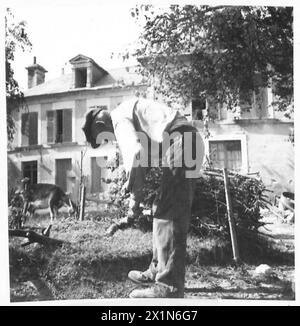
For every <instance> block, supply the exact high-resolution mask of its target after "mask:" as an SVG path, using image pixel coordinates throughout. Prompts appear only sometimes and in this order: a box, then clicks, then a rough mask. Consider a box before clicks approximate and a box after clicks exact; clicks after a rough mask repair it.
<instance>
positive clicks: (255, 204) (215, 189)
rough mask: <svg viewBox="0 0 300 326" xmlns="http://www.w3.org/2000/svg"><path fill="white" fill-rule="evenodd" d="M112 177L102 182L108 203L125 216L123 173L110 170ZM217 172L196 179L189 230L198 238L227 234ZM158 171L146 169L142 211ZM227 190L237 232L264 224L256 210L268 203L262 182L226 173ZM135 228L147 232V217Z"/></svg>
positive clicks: (153, 192) (151, 198) (149, 204)
mask: <svg viewBox="0 0 300 326" xmlns="http://www.w3.org/2000/svg"><path fill="white" fill-rule="evenodd" d="M113 169H114V172H115V177H114V178H111V179H109V180H107V179H106V180H104V181H105V182H107V183H109V184H110V186H109V190H108V193H109V200H110V201H111V202H112V203H114V204H115V205H117V206H118V207H119V208H118V214H119V217H120V218H121V217H123V216H126V212H127V205H128V194H124V193H123V192H122V191H121V190H122V187H123V185H124V183H125V182H126V174H125V172H124V170H123V168H122V167H117V168H113ZM221 172H222V171H221V170H212V169H209V170H205V172H204V174H203V176H202V177H200V178H199V179H197V182H196V189H195V196H194V201H193V207H192V219H191V231H192V232H194V233H195V234H198V235H200V236H205V235H208V234H209V233H213V234H217V235H228V234H229V227H228V218H227V206H226V199H225V187H224V180H223V175H222V173H221ZM161 174H162V169H161V168H148V170H147V174H146V180H145V185H144V187H143V190H142V191H143V198H144V200H143V202H142V203H141V204H142V205H143V207H144V208H145V209H151V207H152V203H153V201H154V199H155V196H156V195H157V193H158V189H159V185H160V179H161ZM229 191H230V196H231V201H232V211H233V215H234V219H235V223H236V226H237V229H239V230H240V231H241V230H247V231H254V232H257V231H258V228H259V227H260V226H262V225H263V224H264V223H262V222H261V215H260V209H261V208H264V207H266V205H267V204H268V201H267V198H268V197H267V195H266V191H267V189H266V188H265V186H264V184H263V182H262V181H261V180H260V179H258V178H254V177H249V176H244V175H240V174H237V173H229ZM135 224H136V226H137V227H139V228H142V229H144V230H149V229H151V218H149V216H144V215H143V214H141V215H140V217H139V219H138V220H137V221H136V223H135Z"/></svg>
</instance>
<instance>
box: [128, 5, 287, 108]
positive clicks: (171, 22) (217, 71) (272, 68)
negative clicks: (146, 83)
mask: <svg viewBox="0 0 300 326" xmlns="http://www.w3.org/2000/svg"><path fill="white" fill-rule="evenodd" d="M131 14H132V16H133V17H135V19H136V21H137V22H138V23H140V24H141V25H142V26H143V30H142V33H141V35H140V39H139V44H138V47H137V49H136V51H135V53H134V55H135V56H136V57H137V58H138V59H139V60H140V62H141V63H142V65H143V67H142V70H141V72H142V73H143V74H145V75H147V76H148V78H149V80H151V82H152V83H153V82H155V85H156V86H155V90H156V91H157V92H158V93H161V94H162V95H163V96H164V97H165V99H166V100H167V101H169V102H170V103H171V102H174V100H177V101H179V99H183V101H184V103H187V102H189V101H190V99H191V98H192V97H196V98H199V97H200V98H201V97H202V98H206V99H209V98H213V99H214V101H216V102H218V103H226V104H227V107H228V108H231V109H232V108H234V107H235V106H236V105H237V104H238V103H239V101H240V100H249V99H250V96H252V94H253V91H254V92H258V89H259V87H264V86H269V85H270V82H271V81H272V87H273V91H274V93H275V94H276V95H277V96H278V103H279V104H280V105H278V108H279V109H280V110H285V109H287V107H289V106H290V105H291V104H293V8H292V7H250V6H243V7H242V6H216V7H211V6H200V5H184V6H180V5H171V6H170V7H168V8H165V9H163V8H159V9H157V8H154V7H153V6H152V5H140V6H136V7H135V8H133V9H132V11H131Z"/></svg>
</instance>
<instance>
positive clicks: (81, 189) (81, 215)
mask: <svg viewBox="0 0 300 326" xmlns="http://www.w3.org/2000/svg"><path fill="white" fill-rule="evenodd" d="M80 154H81V155H80V185H79V220H80V221H83V220H84V208H85V186H84V182H83V180H84V177H83V172H82V165H83V164H82V163H83V156H84V154H83V151H81V152H80Z"/></svg>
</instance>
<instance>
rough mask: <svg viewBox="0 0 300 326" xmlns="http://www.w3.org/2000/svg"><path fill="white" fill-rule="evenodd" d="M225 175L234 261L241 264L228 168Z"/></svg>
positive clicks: (224, 172)
mask: <svg viewBox="0 0 300 326" xmlns="http://www.w3.org/2000/svg"><path fill="white" fill-rule="evenodd" d="M223 175H224V188H225V196H226V203H227V215H228V223H229V229H230V236H231V244H232V251H233V259H234V261H235V262H236V263H239V262H240V255H239V248H238V244H237V238H236V231H235V223H234V220H233V214H232V204H231V197H230V192H229V184H228V175H227V169H226V168H224V169H223Z"/></svg>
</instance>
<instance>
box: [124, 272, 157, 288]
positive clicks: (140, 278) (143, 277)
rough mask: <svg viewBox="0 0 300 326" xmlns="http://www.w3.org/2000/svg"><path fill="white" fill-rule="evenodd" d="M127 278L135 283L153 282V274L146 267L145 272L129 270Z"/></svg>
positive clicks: (146, 283)
mask: <svg viewBox="0 0 300 326" xmlns="http://www.w3.org/2000/svg"><path fill="white" fill-rule="evenodd" d="M128 278H129V279H130V280H131V281H133V282H135V283H138V284H142V285H149V284H151V283H153V282H154V279H155V276H154V275H153V274H152V273H151V272H150V271H149V269H148V270H146V271H145V272H140V271H130V272H129V273H128Z"/></svg>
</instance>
